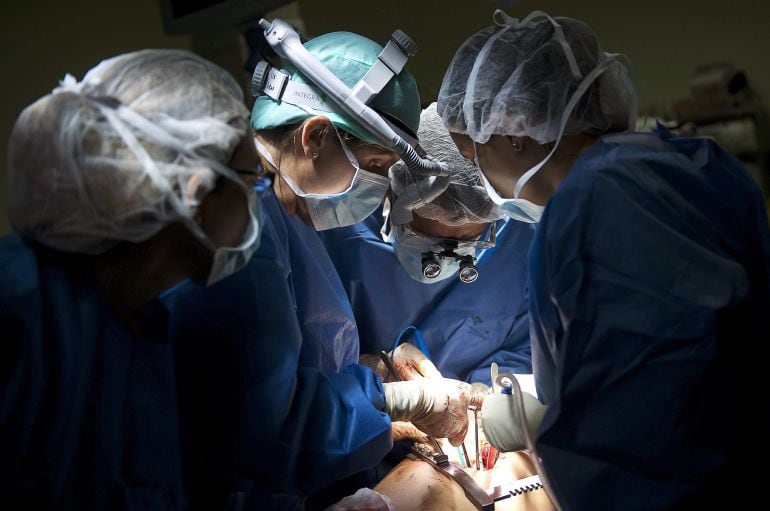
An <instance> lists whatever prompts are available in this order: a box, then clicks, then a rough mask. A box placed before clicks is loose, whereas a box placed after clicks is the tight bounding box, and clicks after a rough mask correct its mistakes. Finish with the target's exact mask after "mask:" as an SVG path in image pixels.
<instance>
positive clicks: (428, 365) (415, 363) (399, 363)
mask: <svg viewBox="0 0 770 511" xmlns="http://www.w3.org/2000/svg"><path fill="white" fill-rule="evenodd" d="M392 355H393V367H394V368H395V369H396V372H397V373H398V376H399V378H401V380H414V379H416V378H430V379H441V378H443V377H442V376H441V372H440V371H439V370H438V369H437V368H436V366H435V365H433V362H431V361H430V360H428V357H426V356H425V354H424V353H423V352H422V351H420V349H419V348H418V347H417V346H415V345H414V344H411V343H408V342H404V343H401V344H399V345H398V347H397V348H396V349H395V350H394V351H393V353H392ZM380 364H382V368H383V369H384V370H385V371H386V372H387V369H385V364H384V363H383V362H382V361H380ZM378 372H379V369H378Z"/></svg>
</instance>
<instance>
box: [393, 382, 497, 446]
mask: <svg viewBox="0 0 770 511" xmlns="http://www.w3.org/2000/svg"><path fill="white" fill-rule="evenodd" d="M382 386H383V388H384V389H385V412H386V413H387V414H388V415H390V418H391V419H392V420H395V421H410V422H411V423H412V424H414V425H415V426H417V427H418V428H419V429H420V430H421V431H424V432H425V433H427V434H428V435H431V436H434V437H436V438H447V439H448V440H449V443H451V444H452V445H453V446H455V447H456V446H458V445H460V444H461V443H462V441H463V439H464V438H465V434H466V433H467V432H468V406H469V405H471V406H476V407H481V404H482V403H483V402H484V395H483V394H480V393H479V392H477V391H475V390H473V389H472V388H471V386H470V385H469V384H467V383H465V382H461V381H457V380H449V379H440V380H438V379H435V380H434V379H428V378H420V379H419V380H412V381H401V382H393V383H383V385H382Z"/></svg>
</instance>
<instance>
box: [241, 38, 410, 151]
mask: <svg viewBox="0 0 770 511" xmlns="http://www.w3.org/2000/svg"><path fill="white" fill-rule="evenodd" d="M304 46H305V48H307V50H308V51H309V52H310V53H311V54H312V55H314V56H315V57H316V58H317V59H318V60H319V61H321V63H323V64H324V65H325V66H326V67H327V68H328V69H329V70H330V71H331V72H332V73H334V74H335V75H336V76H337V77H338V78H339V79H340V80H342V82H343V83H345V85H347V86H348V87H350V88H351V89H352V88H353V86H354V85H355V84H356V83H357V82H358V81H359V80H360V79H361V78H363V76H364V75H365V74H366V72H367V71H369V68H371V67H372V66H373V65H374V63H375V62H377V56H378V55H379V54H380V51H382V46H380V45H379V44H377V43H375V42H374V41H371V40H370V39H367V38H366V37H363V36H360V35H358V34H353V33H351V32H331V33H328V34H324V35H321V36H318V37H316V38H314V39H311V40H310V41H308V42H306V43H305V44H304ZM284 71H285V72H286V73H288V74H289V76H290V77H291V79H292V80H293V81H296V82H300V83H304V84H308V85H313V84H312V82H310V81H309V80H308V79H306V78H305V77H304V76H303V75H302V74H301V73H300V72H299V71H297V69H296V68H294V66H292V65H291V64H287V65H286V67H285V68H284ZM369 106H370V107H371V108H373V109H374V110H375V111H377V112H378V113H380V114H384V116H385V117H387V118H388V120H390V121H391V122H393V121H395V124H396V125H399V127H400V128H402V129H404V130H405V131H407V132H411V134H412V135H415V134H416V133H417V128H418V127H419V125H420V110H421V107H420V94H419V92H418V91H417V82H415V80H414V77H413V76H412V75H411V74H409V72H408V71H406V70H402V71H401V73H399V74H398V75H397V76H396V77H394V78H393V79H392V80H391V81H390V82H389V83H388V85H387V86H385V88H384V89H383V90H382V91H381V92H380V93H379V94H377V95H376V96H375V97H374V98H373V99H372V101H370V102H369ZM318 115H323V116H325V117H328V118H329V120H331V121H332V123H333V124H334V125H335V126H337V127H338V128H340V129H342V130H344V131H346V132H348V133H350V134H351V135H353V136H355V137H357V138H359V139H361V140H365V141H367V142H372V143H374V144H378V145H381V143H380V142H379V141H378V139H377V138H376V137H375V136H374V135H372V134H371V133H369V132H368V131H366V130H365V129H364V128H363V127H362V126H361V125H360V124H358V123H357V122H355V121H353V120H352V119H350V117H348V116H347V114H338V113H335V112H319V113H318ZM312 116H313V114H311V113H309V112H307V111H305V110H303V109H301V108H299V107H297V106H294V105H290V104H288V103H286V102H281V101H276V100H274V99H272V98H270V97H269V96H264V95H263V96H259V97H258V98H257V99H256V101H254V108H253V109H252V111H251V125H252V126H253V127H254V129H255V130H264V129H270V128H277V127H279V126H286V125H290V124H295V123H299V122H302V121H303V120H305V119H307V118H308V117H312Z"/></svg>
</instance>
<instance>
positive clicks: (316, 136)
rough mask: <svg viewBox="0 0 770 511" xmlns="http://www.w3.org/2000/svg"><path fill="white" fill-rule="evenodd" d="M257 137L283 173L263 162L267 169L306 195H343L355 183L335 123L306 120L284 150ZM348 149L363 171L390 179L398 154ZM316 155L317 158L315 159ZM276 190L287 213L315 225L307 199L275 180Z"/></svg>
mask: <svg viewBox="0 0 770 511" xmlns="http://www.w3.org/2000/svg"><path fill="white" fill-rule="evenodd" d="M256 137H257V138H258V139H259V140H260V142H262V144H263V145H264V146H265V147H267V149H268V151H270V154H271V155H272V156H273V160H275V162H276V163H277V164H278V166H279V167H280V172H279V171H278V169H276V168H275V167H273V166H272V165H271V164H270V163H269V162H267V161H263V162H262V163H263V165H264V167H265V168H266V169H267V170H268V171H269V172H272V173H275V174H281V173H283V174H286V175H287V176H289V178H291V179H292V180H293V181H294V182H295V183H296V184H297V186H299V188H300V189H301V190H302V191H303V192H305V193H321V194H333V193H340V192H343V191H345V190H346V189H347V188H348V187H349V186H350V184H351V182H352V180H353V176H354V174H355V169H354V168H353V166H352V165H351V164H350V161H349V160H348V157H347V155H346V154H345V151H344V150H343V148H342V146H341V144H340V139H339V137H338V136H337V133H336V132H335V129H334V126H333V125H332V122H331V121H330V120H329V119H328V118H326V117H323V116H315V117H310V118H309V119H306V120H305V122H304V123H303V124H302V126H301V127H300V128H299V129H298V130H297V132H295V133H294V134H292V135H291V136H290V138H289V139H288V141H287V142H288V144H286V145H284V146H283V147H279V144H276V143H275V142H274V141H272V140H271V138H269V137H265V136H261V135H260V133H257V134H256ZM348 147H349V149H350V150H351V152H352V153H353V155H354V156H355V157H356V159H357V160H358V163H359V165H360V166H361V168H362V169H364V170H366V171H369V172H372V173H375V174H379V175H381V176H387V175H388V169H389V168H390V167H391V166H392V165H393V164H394V163H395V162H397V161H398V159H399V157H398V155H397V154H396V153H395V152H393V151H390V150H388V149H386V148H384V147H380V146H377V145H375V144H369V143H365V142H361V141H356V142H353V143H350V144H348ZM313 154H316V155H317V156H316V157H315V158H313ZM263 160H264V159H263ZM274 190H275V195H276V197H277V198H278V200H279V201H280V202H281V204H282V205H283V207H284V208H285V209H286V212H287V213H289V214H290V215H298V216H299V217H300V218H301V219H302V220H303V221H304V222H305V223H306V224H307V225H310V226H312V225H313V224H312V221H311V220H310V215H309V214H308V212H307V207H306V205H305V201H304V199H303V198H302V197H299V196H297V195H296V194H295V193H294V191H292V189H291V188H290V187H289V186H288V185H287V184H286V183H285V182H284V181H283V180H282V179H276V180H275V184H274Z"/></svg>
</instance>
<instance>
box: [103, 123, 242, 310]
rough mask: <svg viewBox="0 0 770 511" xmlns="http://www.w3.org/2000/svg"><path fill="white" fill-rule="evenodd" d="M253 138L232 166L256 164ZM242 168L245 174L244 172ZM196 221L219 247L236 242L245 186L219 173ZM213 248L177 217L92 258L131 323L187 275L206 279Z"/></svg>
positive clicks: (114, 302) (239, 235) (117, 306)
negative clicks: (150, 234) (142, 238)
mask: <svg viewBox="0 0 770 511" xmlns="http://www.w3.org/2000/svg"><path fill="white" fill-rule="evenodd" d="M255 162H256V154H255V152H254V144H253V143H252V141H251V137H250V136H248V135H247V136H246V137H244V139H243V140H242V141H241V143H240V144H239V145H238V147H236V149H235V151H234V153H233V157H232V159H231V161H230V166H231V168H233V169H237V170H239V171H242V172H249V170H250V169H251V170H253V168H254V166H255ZM242 172H241V174H242ZM198 222H199V224H200V225H201V227H202V229H203V231H204V232H205V233H206V235H207V236H208V238H209V239H210V240H211V242H212V243H213V244H214V246H215V247H217V248H218V247H224V246H237V245H239V244H240V243H241V241H242V240H243V236H244V234H245V231H246V227H247V226H248V222H249V212H248V201H247V196H246V191H245V188H244V187H242V186H239V185H238V184H236V183H234V182H232V181H230V180H228V179H225V178H220V179H219V180H218V181H217V184H216V187H215V188H214V190H212V191H211V192H210V193H208V194H207V195H206V196H205V197H203V198H202V200H201V205H200V208H199V215H198ZM213 255H214V254H213V253H212V251H211V250H210V249H209V248H208V247H206V246H205V245H204V244H203V243H201V242H200V241H199V240H198V239H197V238H196V237H195V236H194V235H193V234H192V233H191V232H190V230H189V229H188V228H187V227H186V226H185V225H184V224H183V223H182V222H173V223H171V224H169V225H168V226H166V227H165V228H163V229H162V230H161V231H160V232H158V233H157V234H156V235H154V236H153V237H151V238H150V239H148V240H146V241H143V242H141V243H127V242H126V243H121V244H120V245H118V246H116V247H115V248H113V249H112V250H109V251H107V252H105V253H104V254H101V255H98V256H95V257H94V258H93V266H94V270H95V272H96V276H97V279H98V280H99V282H100V284H101V285H102V287H103V289H104V291H105V295H106V298H107V301H108V302H109V303H110V305H111V306H112V308H113V309H114V310H115V312H116V314H117V316H118V317H119V318H120V319H122V320H123V321H126V322H128V323H129V324H131V323H132V321H133V316H134V314H135V313H136V311H137V310H138V309H139V308H140V307H141V306H142V305H143V304H145V303H147V302H148V301H150V300H151V299H152V298H153V297H155V296H157V295H158V293H160V292H161V291H163V290H165V289H168V288H169V287H171V286H172V285H174V284H175V283H177V282H179V281H180V280H183V279H185V278H188V277H190V278H195V279H199V280H202V279H205V278H206V276H207V275H208V272H209V270H210V268H211V264H212V262H213Z"/></svg>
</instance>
